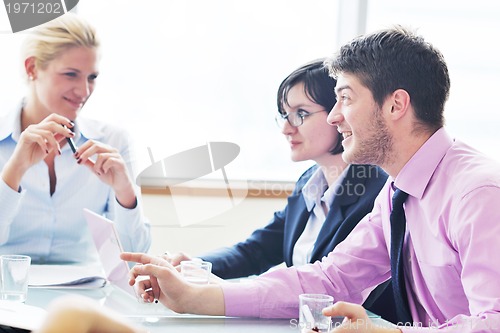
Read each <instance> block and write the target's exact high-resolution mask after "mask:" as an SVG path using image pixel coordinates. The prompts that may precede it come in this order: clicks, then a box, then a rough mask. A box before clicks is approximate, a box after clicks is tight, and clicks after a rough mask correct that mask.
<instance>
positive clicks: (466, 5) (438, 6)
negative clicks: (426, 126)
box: [367, 0, 500, 160]
mask: <svg viewBox="0 0 500 333" xmlns="http://www.w3.org/2000/svg"><path fill="white" fill-rule="evenodd" d="M499 17H500V3H499V2H498V1H494V0H477V1H474V2H470V1H465V0H459V1H457V0H440V1H435V0H418V1H397V0H376V1H370V2H369V6H368V15H367V18H368V19H367V30H368V31H374V30H377V29H380V28H384V27H387V26H388V25H389V24H392V23H401V24H404V25H406V26H409V27H412V28H415V29H417V31H418V32H419V33H420V34H422V35H423V36H424V37H425V38H426V39H427V40H428V41H429V42H431V43H432V44H433V45H434V46H436V47H437V48H438V49H439V50H440V51H441V52H442V53H443V55H444V57H445V60H446V62H447V64H448V70H449V72H450V79H451V90H450V97H449V100H448V102H447V104H446V105H445V118H446V127H447V128H448V131H449V132H450V134H452V135H453V136H455V137H456V138H458V139H460V140H461V141H464V142H466V143H468V144H470V145H471V146H473V147H474V148H476V149H478V150H481V151H483V152H484V153H486V154H488V155H489V156H491V157H493V158H495V159H497V160H500V151H499V150H498V142H499V141H500V134H499V132H498V124H500V108H499V107H498V103H497V102H495V100H494V98H495V96H497V95H498V93H499V91H500V84H499V77H500V57H499V56H498V55H499V54H500V44H499V43H498V42H497V40H498V36H499V35H500V20H499V19H498V18H499Z"/></svg>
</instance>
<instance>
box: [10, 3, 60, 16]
mask: <svg viewBox="0 0 500 333" xmlns="http://www.w3.org/2000/svg"><path fill="white" fill-rule="evenodd" d="M5 8H6V9H7V14H11V13H14V14H63V13H64V9H63V7H62V5H61V3H60V2H56V3H41V2H39V3H29V2H14V3H6V4H5Z"/></svg>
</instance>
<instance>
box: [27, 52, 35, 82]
mask: <svg viewBox="0 0 500 333" xmlns="http://www.w3.org/2000/svg"><path fill="white" fill-rule="evenodd" d="M24 70H25V72H26V75H27V76H28V78H29V80H30V81H33V80H34V79H36V66H35V57H28V58H26V60H24Z"/></svg>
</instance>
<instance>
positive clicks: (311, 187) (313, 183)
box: [302, 168, 348, 212]
mask: <svg viewBox="0 0 500 333" xmlns="http://www.w3.org/2000/svg"><path fill="white" fill-rule="evenodd" d="M347 169H348V168H345V169H344V170H343V171H342V173H341V174H340V175H339V177H337V179H336V180H335V181H334V182H333V184H331V185H330V186H328V183H327V181H326V178H325V175H324V174H323V170H321V168H317V169H316V171H315V172H314V173H313V175H312V176H311V178H309V180H308V181H307V183H306V184H305V185H304V187H303V188H302V195H303V197H304V201H305V203H306V207H307V210H308V211H309V212H310V211H311V210H312V209H313V208H314V206H315V205H316V204H319V202H320V201H321V199H323V201H324V202H325V203H326V205H328V207H330V206H331V204H332V202H333V198H334V197H335V193H337V188H338V187H339V186H340V184H341V183H342V180H343V179H344V177H345V175H346V173H347ZM325 189H326V191H325Z"/></svg>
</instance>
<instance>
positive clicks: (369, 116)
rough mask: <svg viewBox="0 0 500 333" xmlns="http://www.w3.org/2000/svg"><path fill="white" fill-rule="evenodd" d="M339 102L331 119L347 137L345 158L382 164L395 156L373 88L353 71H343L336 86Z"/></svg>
mask: <svg viewBox="0 0 500 333" xmlns="http://www.w3.org/2000/svg"><path fill="white" fill-rule="evenodd" d="M335 93H336V95H337V103H336V104H335V106H334V107H333V109H332V111H331V112H330V114H329V115H328V123H330V124H332V125H334V126H337V127H338V131H339V132H340V133H342V136H343V137H344V140H343V141H342V146H343V147H344V153H343V155H342V158H343V159H344V161H346V162H347V163H353V164H375V165H379V166H381V167H383V166H384V164H386V163H388V162H389V161H390V159H391V156H392V142H393V139H392V135H391V133H390V131H389V128H388V127H387V123H386V120H385V119H384V116H383V112H382V110H381V108H380V107H379V106H378V105H377V103H376V102H375V100H374V99H373V95H372V93H371V91H370V90H369V89H368V88H366V87H365V86H364V85H363V84H362V83H361V81H360V80H359V79H358V78H357V77H356V76H355V75H353V74H348V73H343V74H341V75H339V77H338V78H337V86H336V87H335Z"/></svg>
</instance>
